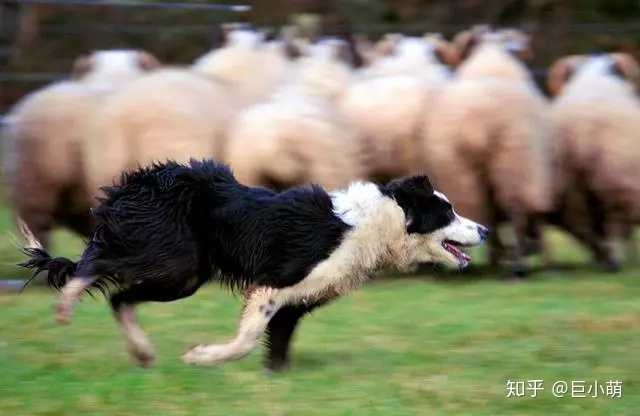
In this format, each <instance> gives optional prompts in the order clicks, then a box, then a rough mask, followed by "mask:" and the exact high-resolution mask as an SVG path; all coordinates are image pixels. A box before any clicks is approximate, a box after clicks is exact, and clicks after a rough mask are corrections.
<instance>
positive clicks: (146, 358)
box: [131, 349, 156, 368]
mask: <svg viewBox="0 0 640 416" xmlns="http://www.w3.org/2000/svg"><path fill="white" fill-rule="evenodd" d="M131 356H132V357H133V358H134V359H135V360H136V363H137V364H138V365H139V366H140V367H143V368H149V367H153V362H154V361H155V359H156V356H155V354H154V353H153V351H144V350H137V349H136V350H131Z"/></svg>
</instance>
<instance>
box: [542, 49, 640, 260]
mask: <svg viewBox="0 0 640 416" xmlns="http://www.w3.org/2000/svg"><path fill="white" fill-rule="evenodd" d="M639 78H640V68H639V66H638V63H637V62H636V61H635V60H634V59H633V58H632V57H631V56H630V55H627V54H623V53H613V54H602V55H595V56H579V55H577V56H569V57H565V58H562V59H560V60H558V61H557V62H556V63H554V65H553V66H552V67H551V69H550V71H549V78H548V84H549V85H548V86H549V90H550V91H551V92H552V93H553V94H554V95H555V99H554V101H553V103H552V107H551V117H552V118H551V120H552V123H553V146H554V147H553V162H554V163H553V176H554V188H553V194H554V209H553V211H552V212H551V213H550V215H549V216H548V217H549V220H550V222H552V223H553V224H555V225H558V226H560V227H562V228H564V229H565V230H567V231H569V232H570V233H571V234H573V235H574V236H576V237H577V238H578V239H579V240H582V241H583V242H584V243H586V244H587V245H588V247H589V248H590V249H591V250H592V252H593V254H594V256H595V259H596V260H597V261H598V262H599V263H600V264H601V265H602V266H604V267H605V268H607V269H609V270H617V269H618V268H619V267H620V262H621V260H622V253H621V252H620V247H619V242H620V239H621V238H625V237H626V238H629V237H630V236H631V232H632V226H633V224H635V223H637V221H638V220H639V219H640V185H639V184H640V177H639V175H638V173H637V172H638V170H637V166H638V163H640V146H638V140H637V137H638V132H639V131H640V99H638V96H637V94H636V90H635V86H636V85H637V81H638V79H639Z"/></svg>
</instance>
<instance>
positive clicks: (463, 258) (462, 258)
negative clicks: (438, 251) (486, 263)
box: [442, 240, 471, 267]
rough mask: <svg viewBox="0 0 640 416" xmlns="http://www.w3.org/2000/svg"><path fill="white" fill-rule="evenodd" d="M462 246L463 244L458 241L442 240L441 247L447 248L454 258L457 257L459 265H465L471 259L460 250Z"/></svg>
mask: <svg viewBox="0 0 640 416" xmlns="http://www.w3.org/2000/svg"><path fill="white" fill-rule="evenodd" d="M462 247H464V244H462V243H459V242H457V241H453V240H444V241H443V242H442V248H444V249H445V250H447V251H448V252H449V253H451V254H453V255H454V256H455V258H457V259H458V262H459V263H460V266H461V267H466V266H467V265H468V264H469V262H470V261H471V256H470V255H468V254H467V253H465V252H464V251H463V250H462Z"/></svg>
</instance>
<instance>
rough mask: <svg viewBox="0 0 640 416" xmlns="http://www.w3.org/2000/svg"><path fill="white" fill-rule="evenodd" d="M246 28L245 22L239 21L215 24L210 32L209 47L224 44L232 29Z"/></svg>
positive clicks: (217, 46)
mask: <svg viewBox="0 0 640 416" xmlns="http://www.w3.org/2000/svg"><path fill="white" fill-rule="evenodd" d="M247 28H249V25H248V24H247V23H240V22H231V23H223V24H221V25H218V26H215V27H214V29H213V32H212V33H211V49H217V48H221V47H223V46H225V45H226V44H227V41H228V40H229V33H231V32H233V31H234V30H240V29H247Z"/></svg>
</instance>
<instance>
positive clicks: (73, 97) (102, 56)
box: [3, 50, 159, 244]
mask: <svg viewBox="0 0 640 416" xmlns="http://www.w3.org/2000/svg"><path fill="white" fill-rule="evenodd" d="M158 66H159V63H158V61H157V60H156V59H155V58H154V57H153V56H151V55H150V54H148V53H146V52H142V51H134V50H106V51H96V52H93V53H91V54H90V55H88V56H84V57H81V58H78V59H77V60H76V61H75V63H74V66H73V70H72V79H70V80H64V81H59V82H55V83H53V84H51V85H49V86H46V87H44V88H42V89H40V90H38V91H35V92H33V93H30V94H28V95H27V96H25V97H23V98H22V99H21V100H20V101H19V102H18V103H17V104H16V105H15V106H14V107H13V108H12V109H11V110H10V112H9V114H8V116H7V118H6V128H5V129H4V132H3V136H4V141H5V149H4V152H3V153H4V160H3V165H4V173H5V178H6V181H7V185H8V191H9V192H8V193H9V199H10V201H11V203H12V205H13V207H14V210H15V213H16V215H17V216H18V217H21V218H22V219H23V220H24V221H25V222H26V224H27V225H28V226H29V228H30V229H31V230H33V232H34V235H35V236H36V237H37V238H38V239H39V240H40V241H42V242H43V243H44V244H47V243H48V240H49V239H48V235H49V232H50V231H51V229H52V228H53V227H54V225H56V224H60V225H64V226H67V227H70V228H71V229H72V230H74V231H76V232H79V233H81V234H84V235H88V234H89V233H90V231H91V221H90V218H89V215H88V209H89V198H88V194H87V191H86V188H85V183H84V178H85V172H84V163H83V159H82V156H81V147H82V143H83V141H84V140H85V139H86V136H87V130H88V120H89V119H90V118H91V115H92V114H93V113H95V111H96V109H97V108H98V107H99V106H100V105H101V104H102V103H103V102H104V100H105V99H106V98H107V97H108V96H109V95H110V94H112V93H113V92H114V91H116V90H117V89H119V88H122V87H124V86H125V85H126V84H128V83H130V82H133V81H134V80H135V79H136V78H138V77H140V76H142V75H143V74H145V73H147V72H148V71H150V70H152V69H154V68H156V67H158Z"/></svg>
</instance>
